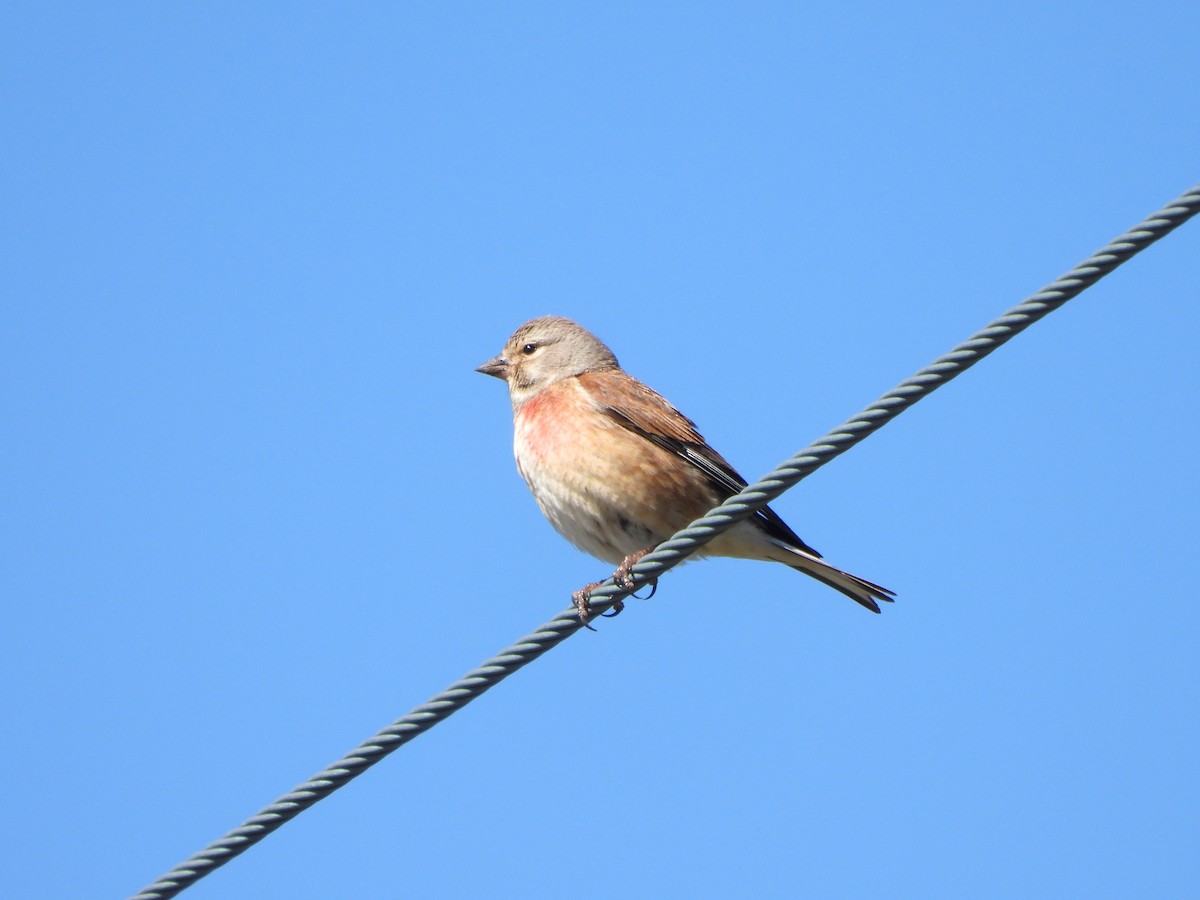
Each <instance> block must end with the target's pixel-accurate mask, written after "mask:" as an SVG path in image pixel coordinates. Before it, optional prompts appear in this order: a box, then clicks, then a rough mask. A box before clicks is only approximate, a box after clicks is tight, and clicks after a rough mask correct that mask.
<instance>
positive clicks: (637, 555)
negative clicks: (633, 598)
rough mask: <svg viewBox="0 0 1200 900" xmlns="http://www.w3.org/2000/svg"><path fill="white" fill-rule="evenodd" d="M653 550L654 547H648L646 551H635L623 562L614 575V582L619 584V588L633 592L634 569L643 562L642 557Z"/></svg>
mask: <svg viewBox="0 0 1200 900" xmlns="http://www.w3.org/2000/svg"><path fill="white" fill-rule="evenodd" d="M653 549H654V548H653V547H647V548H646V549H645V550H635V551H634V552H633V553H630V554H629V555H628V556H627V557H625V558H624V559H623V560H621V564H620V565H619V566H617V571H615V572H613V575H612V577H613V581H615V582H616V583H617V587H620V588H624V589H625V590H627V591H632V590H633V588H634V580H633V567H634V566H636V565H637V564H638V563H639V562H641V560H642V557H643V556H645V555H646V554H647V553H649V552H650V551H651V550H653Z"/></svg>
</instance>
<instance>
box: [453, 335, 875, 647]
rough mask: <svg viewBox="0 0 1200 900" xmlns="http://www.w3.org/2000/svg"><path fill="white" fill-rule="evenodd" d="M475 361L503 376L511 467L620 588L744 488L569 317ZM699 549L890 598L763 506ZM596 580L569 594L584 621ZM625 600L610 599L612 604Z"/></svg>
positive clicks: (849, 591)
mask: <svg viewBox="0 0 1200 900" xmlns="http://www.w3.org/2000/svg"><path fill="white" fill-rule="evenodd" d="M475 371H477V372H480V373H482V374H484V375H491V376H493V377H495V378H499V379H501V380H502V381H504V382H506V383H507V385H508V394H509V399H510V400H511V401H512V410H513V454H514V456H515V457H516V462H517V471H518V472H520V474H521V477H522V478H523V479H524V480H525V483H526V484H527V485H528V487H529V490H530V491H531V492H532V494H533V497H534V499H535V500H536V501H537V504H538V506H539V507H540V508H541V511H542V513H543V514H544V515H545V516H546V518H547V519H549V520H550V524H551V525H553V526H554V528H555V529H556V530H557V531H558V532H559V533H560V534H561V535H562V536H563V537H565V538H566V539H567V540H568V541H570V542H571V543H572V544H574V545H575V546H576V547H578V548H579V549H580V550H583V551H584V552H586V553H589V554H591V555H592V556H594V557H596V558H598V559H600V560H603V561H604V562H606V563H610V564H613V565H616V566H617V569H616V571H615V572H614V573H613V576H612V577H613V579H614V580H615V581H616V583H617V584H619V585H620V586H621V587H623V588H625V589H627V590H630V589H632V588H633V587H634V586H635V583H634V580H633V578H632V575H631V571H632V568H633V566H634V565H635V564H636V563H637V562H638V560H640V559H641V558H642V557H643V556H645V555H646V554H647V553H649V552H650V551H651V550H653V549H654V547H655V546H657V545H658V544H660V543H662V542H663V541H665V540H666V539H667V538H669V537H670V536H671V535H673V534H674V533H675V532H677V531H679V530H680V529H682V528H684V527H686V526H687V525H689V524H690V523H691V522H693V521H695V520H696V519H699V518H700V517H701V516H703V515H705V514H706V513H707V512H708V511H709V510H711V509H712V508H714V507H715V506H717V505H718V504H719V503H721V502H722V501H723V500H725V499H726V498H728V497H731V496H733V495H734V494H736V493H737V492H738V491H740V490H742V488H744V487H746V480H745V479H744V478H743V477H742V476H741V475H739V474H738V472H737V470H736V469H734V468H733V466H731V465H730V464H729V463H728V462H727V461H726V460H725V457H723V456H721V454H720V453H718V452H717V451H716V450H714V449H713V448H712V447H710V446H709V444H708V442H707V441H706V440H705V439H704V437H703V436H702V435H701V434H700V432H699V431H698V430H697V428H696V425H695V423H694V422H692V420H691V419H689V418H687V417H686V416H684V415H683V413H681V412H679V411H678V410H677V409H676V408H675V407H674V406H672V405H671V404H670V402H668V401H667V400H666V399H665V398H664V397H663V396H662V395H660V394H659V393H657V392H656V391H654V390H653V389H652V388H650V387H648V386H647V385H645V384H643V383H642V382H641V381H638V379H636V378H634V377H633V376H632V375H630V374H628V373H627V372H626V371H625V370H624V369H622V368H621V366H620V364H619V363H618V362H617V358H616V356H615V355H614V354H613V352H612V350H610V349H609V348H608V346H607V345H606V344H604V342H602V341H601V340H600V339H599V338H597V337H596V336H595V335H594V334H592V333H591V332H590V331H588V330H587V329H586V328H584V327H583V326H581V325H579V324H577V323H575V322H573V321H572V320H570V319H567V318H563V317H562V316H540V317H538V318H535V319H531V320H529V321H528V322H526V323H525V324H523V325H521V326H520V327H519V328H518V329H517V330H516V331H515V332H513V334H512V337H510V338H509V339H508V341H507V343H505V345H504V348H503V350H501V352H500V355H498V356H495V357H493V358H491V359H489V360H488V361H487V362H485V363H484V364H483V365H481V366H479V367H477V368H476V370H475ZM697 555H698V556H724V557H735V558H740V559H750V560H763V561H770V562H778V563H783V564H784V565H787V566H790V567H791V568H793V569H796V570H797V571H799V572H803V573H804V574H805V575H809V576H811V577H813V578H815V579H816V580H817V581H820V582H822V583H823V584H826V585H828V586H829V587H831V588H833V589H834V590H837V591H841V592H842V593H843V594H845V595H846V596H847V597H849V598H850V599H852V600H854V601H855V602H857V603H860V604H861V605H862V606H864V607H866V608H867V609H869V610H870V611H871V612H875V613H878V612H879V604H878V603H877V602H876V601H879V600H882V601H887V602H891V601H892V600H893V599H894V598H895V593H894V592H893V591H890V590H888V589H887V588H884V587H880V586H879V585H877V584H874V583H872V582H870V581H867V580H866V579H865V578H860V577H858V576H857V575H852V574H850V573H849V572H845V571H842V570H841V569H837V568H834V567H833V566H831V565H830V564H829V563H827V562H825V561H824V560H823V559H822V557H821V554H820V553H818V552H817V551H816V550H814V549H813V548H812V547H810V546H809V545H808V544H806V543H804V541H802V540H801V539H800V537H799V536H798V535H797V534H796V533H795V532H794V531H792V529H791V528H789V527H788V526H787V524H785V523H784V521H783V519H781V518H780V517H779V515H778V514H777V513H776V512H775V511H774V510H772V509H771V508H770V507H769V506H764V507H762V508H761V509H760V510H758V512H757V513H755V514H754V515H753V516H751V517H749V518H747V519H744V520H742V521H741V522H739V523H738V524H736V525H734V526H733V528H731V529H729V530H728V531H726V532H725V533H724V534H722V535H720V536H718V537H717V538H714V539H713V540H712V541H711V542H709V543H708V544H706V545H704V547H702V548H701V549H700V550H699V551H698V553H697ZM602 583H603V582H594V583H591V584H588V585H585V586H584V587H583V588H581V589H580V590H578V591H575V592H574V593H573V595H572V598H573V600H574V605H575V608H576V610H577V611H578V613H579V618H580V620H581V621H582V623H583V624H584V625H587V623H588V619H589V617H590V615H591V608H590V606H589V603H588V598H589V596H590V595H591V592H592V591H593V590H594V589H595V588H596V587H598V586H599V585H600V584H602ZM622 607H623V604H622V603H621V602H620V601H618V602H617V603H616V604H614V606H613V614H616V613H617V612H620V610H621V609H622ZM589 627H590V626H589Z"/></svg>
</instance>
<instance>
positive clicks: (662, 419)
mask: <svg viewBox="0 0 1200 900" xmlns="http://www.w3.org/2000/svg"><path fill="white" fill-rule="evenodd" d="M579 382H580V385H581V386H582V387H583V388H584V389H585V390H586V391H587V392H588V394H590V395H591V397H592V399H593V400H595V402H596V403H597V404H598V405H599V407H600V410H601V412H603V413H604V414H605V415H607V416H608V417H609V418H611V419H612V420H613V421H614V422H616V423H617V424H619V425H621V426H622V427H623V428H627V429H628V430H630V431H632V432H633V433H634V434H636V435H638V436H639V437H642V438H645V439H646V440H647V441H650V443H652V444H655V445H656V446H658V447H661V448H662V449H664V450H666V451H667V452H668V453H672V454H674V455H675V456H677V457H679V458H680V459H682V460H684V461H685V462H687V463H688V464H689V465H691V466H693V467H695V468H696V469H698V470H699V471H700V472H701V473H702V474H703V475H704V476H705V478H706V479H708V481H709V483H710V484H711V485H712V487H713V489H714V491H716V493H717V494H718V495H719V496H720V497H721V499H723V500H724V499H726V498H728V497H732V496H733V495H734V494H736V493H738V492H739V491H740V490H742V488H744V487H746V479H745V478H743V477H742V476H741V475H740V474H739V473H738V471H737V469H735V468H734V467H733V466H731V465H730V464H729V463H728V462H727V461H726V460H725V457H723V456H722V455H721V454H720V453H718V452H717V451H716V450H714V449H713V448H712V447H710V446H709V445H708V442H707V441H705V440H704V437H703V436H702V435H701V434H700V432H699V431H697V430H696V424H695V423H694V422H693V421H692V420H691V419H689V418H688V417H687V416H685V415H683V413H681V412H680V411H679V410H677V409H676V408H675V407H673V406H672V405H671V404H670V403H668V402H667V400H666V398H664V397H663V396H661V395H660V394H658V393H657V392H656V391H654V390H652V389H651V388H649V387H647V386H646V385H644V384H642V383H641V382H640V381H638V380H637V379H636V378H633V377H632V376H630V375H626V374H625V373H623V372H621V373H617V372H613V371H604V372H587V373H584V374H583V375H580V376H579ZM754 517H755V518H756V519H757V521H758V524H759V525H760V526H761V527H762V529H763V530H764V531H765V532H766V533H767V534H768V535H770V536H771V537H773V538H775V539H776V540H778V541H780V542H782V543H784V544H787V545H789V546H792V547H795V548H797V549H799V550H803V551H804V552H805V553H809V554H811V555H812V556H815V557H817V558H818V559H820V558H821V554H820V553H818V552H817V551H816V550H814V549H813V548H812V547H810V546H808V544H806V543H804V541H802V540H801V539H800V536H799V535H797V534H796V532H794V531H792V529H791V528H789V527H788V525H787V523H786V522H784V521H783V519H781V518H780V517H779V515H778V514H777V513H776V512H775V511H774V510H773V509H771V507H769V506H764V507H762V509H760V510H759V511H758V512H757V513H755V515H754Z"/></svg>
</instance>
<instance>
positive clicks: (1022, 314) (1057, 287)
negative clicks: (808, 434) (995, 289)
mask: <svg viewBox="0 0 1200 900" xmlns="http://www.w3.org/2000/svg"><path fill="white" fill-rule="evenodd" d="M1198 212H1200V184H1198V185H1196V186H1195V187H1193V188H1191V189H1190V190H1188V191H1187V192H1185V193H1184V194H1182V195H1181V196H1180V197H1179V198H1178V199H1176V200H1173V201H1171V202H1170V203H1169V204H1167V205H1166V206H1164V207H1163V208H1162V209H1160V210H1159V211H1158V212H1156V213H1154V214H1153V215H1151V216H1149V217H1148V218H1147V219H1146V220H1145V221H1143V222H1142V223H1140V224H1139V225H1136V226H1134V227H1133V228H1132V229H1130V230H1129V231H1127V232H1126V233H1125V234H1123V235H1121V236H1120V237H1118V238H1116V239H1115V240H1114V241H1112V242H1111V243H1110V244H1108V245H1107V246H1105V247H1104V248H1102V249H1101V250H1098V251H1097V252H1096V253H1095V254H1093V255H1092V256H1090V257H1089V258H1088V259H1086V260H1084V261H1083V262H1082V263H1080V264H1079V265H1078V266H1076V267H1075V268H1074V269H1072V270H1071V271H1070V272H1067V273H1066V274H1065V275H1063V276H1062V277H1061V278H1059V279H1057V280H1056V281H1054V282H1053V283H1051V284H1049V285H1047V286H1046V287H1044V288H1043V289H1042V290H1040V291H1038V292H1037V293H1036V294H1034V295H1033V296H1031V297H1029V298H1028V299H1026V300H1025V301H1023V302H1022V303H1020V304H1019V305H1017V306H1015V307H1013V308H1012V309H1010V310H1009V311H1008V312H1006V313H1004V315H1002V316H1000V317H999V318H998V319H996V320H994V321H993V322H991V323H989V324H988V325H987V326H986V327H985V328H983V329H982V330H981V331H978V332H976V333H975V334H974V335H972V336H971V337H970V338H968V339H967V340H966V341H964V342H963V343H961V344H959V345H958V346H957V347H955V348H954V349H953V350H951V351H950V352H949V353H947V354H946V355H945V356H942V357H941V358H939V359H937V360H936V361H935V362H933V363H932V364H931V365H929V366H926V367H925V368H924V369H922V370H921V371H919V372H917V374H915V375H913V376H912V377H911V378H909V379H908V380H906V381H904V382H903V383H902V384H900V385H899V386H897V387H896V388H894V389H893V390H891V391H889V392H888V393H886V394H884V395H883V396H882V397H880V398H879V399H878V400H876V401H875V402H874V403H872V404H871V405H870V406H868V407H867V408H866V409H864V410H863V411H862V412H860V413H859V414H858V415H856V416H854V417H853V418H851V419H848V420H847V421H846V422H845V423H844V424H843V425H841V426H840V427H838V428H836V429H834V430H833V431H831V432H830V433H829V434H827V435H825V437H823V438H821V439H820V440H819V441H817V442H816V443H814V444H812V445H810V446H809V447H807V448H806V449H805V450H802V451H801V452H800V453H798V454H796V455H795V456H793V457H792V458H791V459H789V460H787V461H786V462H784V463H783V464H782V465H780V466H779V467H778V468H776V469H775V470H774V471H773V472H770V473H768V474H767V475H766V476H765V477H763V478H762V479H761V480H760V481H758V482H757V483H755V484H752V485H750V486H749V487H747V488H746V489H745V490H743V491H742V492H741V493H739V494H736V495H734V496H733V497H730V498H729V499H728V500H726V501H725V502H724V503H722V504H721V505H720V506H718V507H717V508H716V509H714V510H713V511H712V512H710V513H709V514H708V515H706V516H704V518H702V519H698V520H696V521H695V522H693V523H692V524H691V525H689V526H688V527H687V528H685V529H684V530H683V531H680V532H679V533H677V534H676V535H675V536H673V537H672V538H671V539H670V540H668V541H666V542H664V543H662V544H660V545H659V546H658V547H657V548H655V550H654V552H653V553H650V554H648V555H646V556H645V557H644V558H643V559H642V560H641V561H640V562H639V563H638V564H637V565H636V566H635V567H634V569H633V576H634V580H635V583H636V584H635V587H633V588H621V587H618V586H617V585H616V584H615V583H614V582H613V581H612V579H609V580H608V581H606V582H605V583H604V584H603V585H601V586H600V587H599V588H597V589H596V590H595V591H594V592H593V594H592V601H591V605H592V608H593V609H594V610H595V611H596V612H602V611H604V610H607V609H609V608H610V607H611V606H613V604H615V603H616V601H617V600H619V599H621V598H623V597H626V596H628V595H629V594H630V593H632V592H633V591H634V590H636V589H637V586H640V585H642V584H645V583H647V582H649V581H652V580H654V579H655V578H657V577H658V576H659V575H661V574H662V573H663V572H666V571H667V570H668V569H671V568H673V567H675V566H676V565H678V564H679V563H680V562H682V561H683V560H684V559H685V558H686V557H688V556H689V555H691V554H692V553H694V552H695V551H696V550H697V549H699V548H700V547H702V546H703V545H704V544H706V543H708V542H709V541H711V540H712V539H713V538H715V537H717V536H718V535H719V534H721V533H722V532H724V531H725V530H727V529H728V528H731V527H732V526H733V525H735V524H736V523H737V522H740V521H741V520H742V519H745V518H747V517H748V516H750V515H752V514H753V513H754V512H755V511H756V510H758V509H760V508H761V507H763V506H765V505H766V504H767V503H769V502H770V501H772V500H774V499H775V498H776V497H778V496H779V495H780V494H782V493H783V492H784V491H786V490H787V489H788V488H790V487H792V486H794V485H795V484H796V483H797V482H799V481H800V480H801V479H803V478H805V477H807V476H808V475H810V474H811V473H812V472H814V471H815V470H816V469H818V468H819V467H821V466H823V465H824V464H825V463H827V462H829V461H830V460H831V459H833V458H834V457H835V456H838V455H840V454H842V453H844V452H845V451H846V450H848V449H850V448H851V447H853V446H854V445H855V444H857V443H858V442H859V441H861V440H862V439H863V438H865V437H867V435H869V434H871V433H872V432H874V431H876V430H878V429H879V428H881V427H883V425H884V424H886V423H887V422H890V421H891V420H892V419H894V418H895V417H896V416H898V415H899V414H900V413H902V412H903V411H904V410H906V409H908V408H909V407H910V406H912V405H913V404H914V403H916V402H917V401H918V400H920V399H921V398H922V397H924V396H926V395H928V394H929V393H930V392H932V391H933V390H935V389H936V388H938V387H941V386H942V385H943V384H945V383H946V382H947V381H949V380H950V379H951V378H954V377H955V376H956V375H958V374H960V373H962V372H964V371H966V370H967V369H968V368H970V367H971V366H973V365H974V364H975V363H977V362H979V360H981V359H983V357H985V356H987V355H988V354H989V353H991V352H992V351H993V350H995V349H996V348H997V347H999V346H1001V345H1002V344H1004V343H1005V342H1007V341H1008V340H1010V339H1011V338H1013V337H1014V336H1016V335H1017V334H1019V333H1020V332H1022V331H1024V330H1025V329H1026V328H1028V327H1029V326H1030V325H1032V324H1033V323H1034V322H1036V321H1037V320H1038V319H1040V318H1042V317H1043V316H1045V315H1046V314H1047V313H1050V312H1053V311H1054V310H1056V309H1058V308H1059V307H1060V306H1062V305H1063V304H1064V303H1066V302H1067V301H1068V300H1070V299H1071V298H1072V297H1075V296H1076V295H1078V294H1080V293H1081V292H1082V291H1084V290H1085V289H1086V288H1088V287H1090V286H1091V285H1093V284H1095V283H1096V282H1097V281H1099V280H1100V279H1101V278H1103V277H1104V276H1105V275H1107V274H1108V273H1109V272H1111V271H1112V270H1113V269H1115V268H1116V267H1117V266H1119V265H1121V264H1122V263H1124V262H1125V261H1127V260H1129V259H1131V258H1132V257H1133V256H1135V255H1136V254H1138V253H1139V252H1141V251H1142V250H1144V249H1145V248H1146V247H1148V246H1150V244H1152V243H1154V242H1155V241H1157V240H1158V239H1160V238H1162V237H1164V236H1166V235H1167V234H1169V233H1170V232H1172V231H1174V230H1175V229H1176V228H1178V227H1179V226H1180V225H1182V224H1183V223H1184V222H1186V221H1187V220H1188V219H1190V218H1191V217H1192V216H1194V215H1196V214H1197V213H1198ZM582 627H583V623H581V622H580V620H579V616H578V615H577V614H576V612H575V610H574V608H570V609H566V610H563V611H562V612H560V613H559V614H558V615H556V616H555V617H554V618H553V619H551V620H550V621H549V622H547V623H546V624H544V625H542V626H541V627H540V628H539V629H538V630H537V631H534V632H532V633H530V634H528V635H526V636H525V637H523V638H521V639H520V640H519V641H517V642H516V643H515V644H513V645H512V646H511V647H508V648H507V649H506V650H504V651H502V652H501V653H500V654H499V655H497V656H494V657H492V658H491V659H489V660H487V661H486V662H485V663H483V664H482V665H481V666H479V668H477V669H473V670H472V671H470V672H468V673H467V674H466V675H464V676H463V677H462V678H461V679H459V680H458V681H456V682H455V683H454V684H452V685H451V686H450V687H449V688H447V689H446V690H444V691H442V692H441V693H440V694H437V695H436V696H434V697H433V698H432V699H430V700H429V701H428V702H427V703H424V704H422V705H421V706H418V707H417V708H416V709H414V710H413V711H412V712H410V713H409V714H408V715H406V716H404V717H403V718H401V719H397V720H396V721H395V722H393V723H392V724H391V725H389V726H387V727H386V728H384V729H383V730H382V731H380V732H379V733H378V734H376V735H374V736H373V737H371V738H369V739H368V740H366V741H365V742H364V743H362V744H360V745H359V746H358V747H356V748H355V749H354V750H352V751H350V753H348V754H347V755H346V756H344V757H342V758H341V759H339V760H337V762H335V763H333V764H332V765H331V766H329V768H327V769H324V770H322V771H320V772H318V773H317V774H316V775H314V776H313V777H312V778H310V779H309V780H308V781H306V782H304V783H303V784H301V785H299V786H297V787H296V788H294V789H293V790H291V791H290V792H288V793H287V794H284V795H283V796H282V797H280V798H279V799H277V800H276V801H275V802H274V803H272V804H271V805H270V806H267V807H265V808H264V809H262V810H260V811H259V812H258V813H257V814H256V815H254V816H253V817H251V818H249V819H247V820H246V821H245V822H244V823H242V824H241V825H239V826H238V827H237V828H235V829H234V830H233V831H231V832H229V833H228V834H226V835H225V836H224V837H222V838H220V839H219V840H217V841H214V842H213V843H211V844H209V845H208V846H207V847H205V848H204V849H203V850H201V851H200V852H199V853H196V854H195V855H193V856H192V857H190V858H189V859H187V860H185V861H184V862H182V863H180V864H179V865H178V866H176V867H175V868H174V869H172V870H171V871H170V872H168V873H166V874H165V875H163V876H162V877H161V878H160V879H158V880H157V881H155V882H154V883H153V884H151V885H149V886H147V887H146V888H144V889H142V890H141V891H140V892H139V893H138V894H136V895H135V897H134V900H166V898H169V897H174V896H176V895H177V894H178V893H179V892H180V891H182V890H184V889H185V888H187V887H189V886H191V885H192V884H194V883H195V882H196V881H198V880H200V879H201V878H203V877H204V876H205V875H207V874H208V873H209V872H211V871H212V870H213V869H216V868H218V867H220V866H222V865H224V864H225V863H227V862H229V860H231V859H233V858H234V857H235V856H237V855H238V854H240V853H243V852H244V851H246V850H247V849H249V848H250V847H252V846H254V844H256V843H258V842H259V841H260V840H262V839H263V838H264V837H266V836H267V835H268V834H270V833H271V832H273V831H274V830H275V829H277V828H279V827H280V826H281V825H283V824H284V823H285V822H288V821H289V820H291V819H292V818H294V817H295V816H297V815H299V814H300V813H301V812H303V811H304V810H306V809H308V807H310V806H312V805H313V804H314V803H316V802H317V801H318V800H321V799H323V798H324V797H326V796H328V795H329V794H331V793H333V792H334V791H335V790H337V789H338V788H340V787H341V786H342V785H344V784H346V783H347V782H348V781H350V780H351V779H352V778H354V777H356V776H357V775H360V774H361V773H362V772H364V771H365V770H366V769H368V768H370V767H371V766H373V765H374V764H375V763H377V762H379V761H380V760H381V759H383V758H384V757H385V756H387V755H388V754H389V753H392V752H393V751H394V750H397V749H398V748H400V747H401V746H403V745H404V744H406V743H407V742H408V741H410V740H412V739H413V738H414V737H416V736H417V735H419V734H421V733H422V732H423V731H426V730H427V729H429V728H432V727H433V726H434V725H436V724H437V723H438V722H440V721H441V720H442V719H444V718H446V717H447V716H449V715H451V714H452V713H454V712H457V711H458V710H459V709H462V708H463V707H464V706H466V705H467V704H468V703H470V702H471V701H472V700H474V699H475V698H476V697H478V696H479V695H480V694H482V693H483V692H484V691H486V690H487V689H488V688H490V687H492V686H493V685H494V684H497V683H498V682H500V681H501V680H503V679H504V678H507V677H508V676H509V675H511V674H512V673H513V672H515V671H517V669H519V668H521V667H522V666H524V665H525V664H527V663H530V662H532V661H533V660H535V659H537V658H538V657H539V656H541V655H542V654H543V653H545V652H546V651H547V650H550V649H551V648H552V647H554V646H556V645H558V644H559V643H561V642H562V641H564V640H566V639H567V638H568V637H570V636H571V635H572V634H574V633H575V632H576V631H579V630H580V629H581V628H582Z"/></svg>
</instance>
